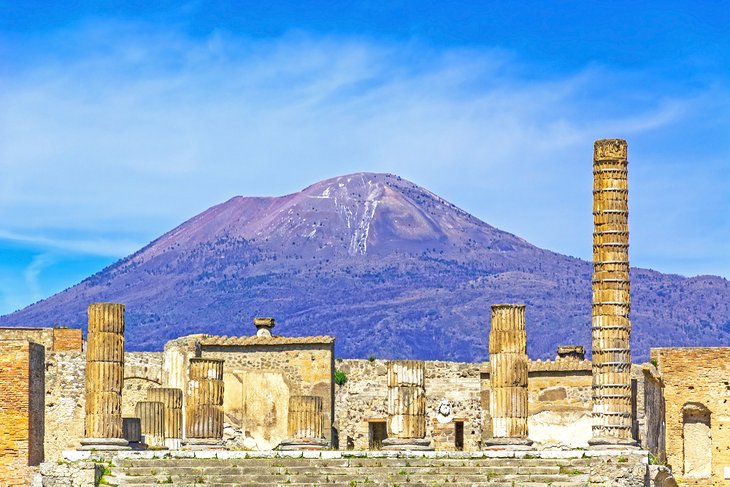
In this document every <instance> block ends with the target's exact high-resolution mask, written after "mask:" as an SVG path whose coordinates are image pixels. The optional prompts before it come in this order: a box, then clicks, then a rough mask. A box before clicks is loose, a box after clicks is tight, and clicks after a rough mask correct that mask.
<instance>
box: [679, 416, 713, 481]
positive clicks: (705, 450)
mask: <svg viewBox="0 0 730 487" xmlns="http://www.w3.org/2000/svg"><path fill="white" fill-rule="evenodd" d="M711 416H712V413H711V411H710V410H709V409H707V407H706V406H705V405H704V404H702V403H697V402H689V403H687V404H685V405H684V406H683V407H682V447H683V452H684V453H683V456H684V461H683V464H684V465H683V467H684V468H683V473H684V476H685V477H692V478H707V477H710V476H711V475H712V428H711Z"/></svg>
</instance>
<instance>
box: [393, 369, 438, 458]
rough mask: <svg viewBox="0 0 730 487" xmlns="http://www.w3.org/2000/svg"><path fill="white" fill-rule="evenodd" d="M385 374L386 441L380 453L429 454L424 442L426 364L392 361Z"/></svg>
mask: <svg viewBox="0 0 730 487" xmlns="http://www.w3.org/2000/svg"><path fill="white" fill-rule="evenodd" d="M387 374H388V423H387V428H388V438H386V439H385V440H383V450H432V449H433V448H431V446H430V445H431V441H430V440H428V439H426V438H425V436H426V382H425V378H426V364H425V362H423V361H422V360H391V361H390V362H388V364H387Z"/></svg>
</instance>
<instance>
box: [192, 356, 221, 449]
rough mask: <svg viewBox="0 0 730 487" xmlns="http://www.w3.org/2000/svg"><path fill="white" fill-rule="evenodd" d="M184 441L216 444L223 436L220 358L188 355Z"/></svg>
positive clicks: (207, 444) (196, 443)
mask: <svg viewBox="0 0 730 487" xmlns="http://www.w3.org/2000/svg"><path fill="white" fill-rule="evenodd" d="M185 407H186V414H185V417H186V421H187V423H186V430H187V431H186V435H185V437H186V440H185V441H186V442H187V444H188V445H196V446H197V445H206V446H210V445H219V444H220V442H221V439H222V438H223V360H220V359H211V358H191V359H190V380H189V381H188V391H187V397H186V406H185Z"/></svg>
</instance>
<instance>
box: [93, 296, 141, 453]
mask: <svg viewBox="0 0 730 487" xmlns="http://www.w3.org/2000/svg"><path fill="white" fill-rule="evenodd" d="M88 316H89V332H88V341H87V347H86V433H85V436H86V437H85V438H84V439H83V440H81V449H84V450H90V449H94V450H119V449H128V448H129V442H128V441H127V440H125V439H124V433H123V431H122V387H123V382H124V305H123V304H115V303H93V304H90V305H89V308H88Z"/></svg>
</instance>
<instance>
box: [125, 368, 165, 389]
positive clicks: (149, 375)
mask: <svg viewBox="0 0 730 487" xmlns="http://www.w3.org/2000/svg"><path fill="white" fill-rule="evenodd" d="M124 379H125V380H126V379H144V380H148V381H150V382H154V383H156V384H157V385H161V384H162V368H161V367H147V366H142V365H125V366H124Z"/></svg>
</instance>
